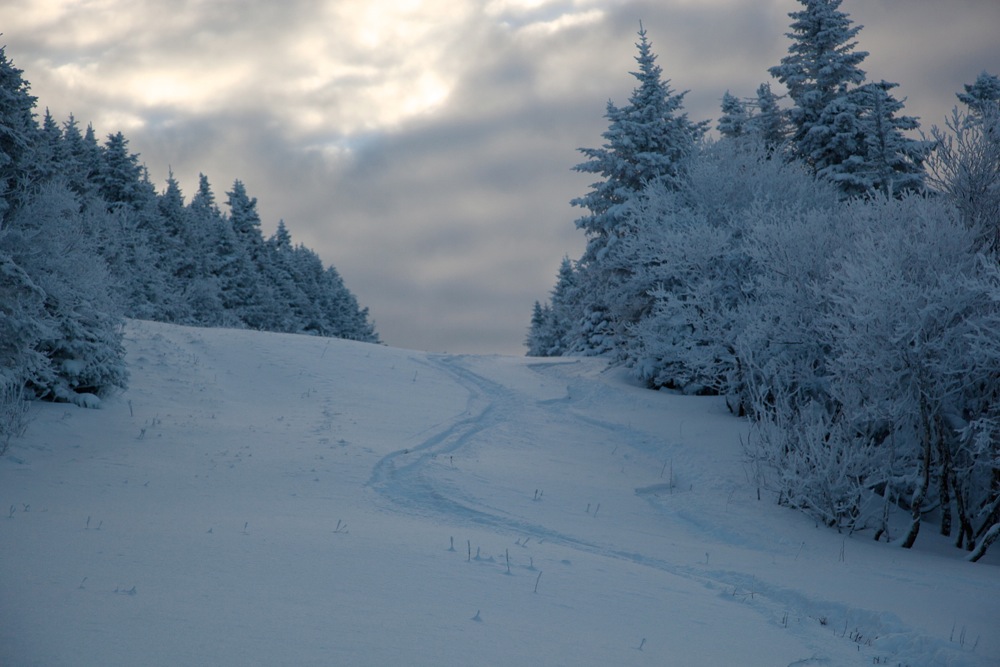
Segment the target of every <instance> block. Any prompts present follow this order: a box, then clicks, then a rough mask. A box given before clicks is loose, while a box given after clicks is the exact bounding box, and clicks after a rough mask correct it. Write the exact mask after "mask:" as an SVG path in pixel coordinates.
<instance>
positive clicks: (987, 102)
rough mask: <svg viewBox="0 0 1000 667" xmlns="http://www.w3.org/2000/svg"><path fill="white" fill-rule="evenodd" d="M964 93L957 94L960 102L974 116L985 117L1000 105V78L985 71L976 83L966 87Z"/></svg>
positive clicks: (977, 78)
mask: <svg viewBox="0 0 1000 667" xmlns="http://www.w3.org/2000/svg"><path fill="white" fill-rule="evenodd" d="M964 88H965V92H964V93H956V96H957V97H958V99H959V101H960V102H962V104H964V105H966V106H967V107H969V111H971V112H972V113H973V114H974V115H977V116H983V115H984V114H987V113H988V112H989V111H990V110H991V109H992V110H993V111H994V112H995V111H996V108H997V105H998V104H1000V77H997V76H996V75H995V74H990V73H989V72H986V71H983V72H981V73H980V74H979V76H978V77H976V81H975V82H974V83H971V84H969V83H967V84H965V85H964Z"/></svg>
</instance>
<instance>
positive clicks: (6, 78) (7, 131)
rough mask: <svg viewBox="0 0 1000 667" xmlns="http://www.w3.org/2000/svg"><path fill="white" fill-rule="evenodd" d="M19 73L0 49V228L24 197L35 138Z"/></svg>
mask: <svg viewBox="0 0 1000 667" xmlns="http://www.w3.org/2000/svg"><path fill="white" fill-rule="evenodd" d="M23 73H24V72H23V70H20V69H18V68H17V67H15V66H14V63H12V62H11V61H10V60H9V59H8V58H7V52H6V47H0V228H2V227H3V220H4V216H5V215H6V214H7V213H8V212H9V211H11V210H12V209H16V208H17V206H18V205H19V204H20V203H21V202H23V201H24V199H25V198H26V197H27V192H28V189H29V185H30V184H29V183H28V174H29V163H28V161H29V159H30V157H31V152H32V151H33V149H34V146H35V143H36V141H37V138H38V137H37V135H38V126H37V124H36V123H35V112H34V107H35V99H36V98H35V97H34V96H33V95H31V93H30V92H29V91H30V89H31V86H30V85H29V83H28V82H27V81H26V80H25V79H24V78H23V77H22V76H21V75H22V74H23Z"/></svg>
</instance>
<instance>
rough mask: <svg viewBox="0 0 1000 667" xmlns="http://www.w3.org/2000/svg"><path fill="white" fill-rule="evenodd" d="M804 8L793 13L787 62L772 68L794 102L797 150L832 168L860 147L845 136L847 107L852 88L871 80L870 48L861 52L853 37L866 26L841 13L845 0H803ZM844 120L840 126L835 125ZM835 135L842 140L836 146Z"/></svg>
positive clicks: (820, 167)
mask: <svg viewBox="0 0 1000 667" xmlns="http://www.w3.org/2000/svg"><path fill="white" fill-rule="evenodd" d="M799 3H800V4H802V5H803V6H804V9H802V10H799V11H796V12H791V13H789V16H790V17H791V18H792V24H791V30H792V31H791V32H789V33H787V36H788V37H789V38H790V39H791V40H792V45H791V46H790V47H789V49H788V55H786V56H785V57H784V58H782V59H781V64H780V65H776V66H774V67H771V68H770V69H769V72H770V73H771V76H773V77H775V78H776V79H777V80H778V81H780V82H781V83H783V84H784V85H785V87H786V88H787V89H788V95H789V97H791V98H792V101H793V102H794V106H793V107H792V108H791V109H789V111H788V118H789V120H790V122H791V126H792V135H791V142H792V145H793V146H794V150H795V154H796V155H797V156H798V157H799V158H800V159H803V160H805V161H806V162H807V163H808V164H809V165H810V166H811V167H812V168H813V169H814V170H815V171H817V172H819V171H822V170H824V169H829V168H831V167H833V166H835V165H838V164H840V163H841V162H843V161H844V160H847V159H848V158H850V157H851V156H852V155H856V154H857V153H856V152H855V151H856V150H858V147H857V146H856V145H854V144H853V143H851V142H850V141H847V140H845V138H844V135H845V134H846V133H847V129H846V128H844V127H843V124H844V123H845V122H846V120H847V119H848V117H845V116H844V115H843V110H844V108H845V107H847V106H848V105H849V101H848V100H846V99H845V98H846V96H847V93H848V91H849V89H850V87H851V86H857V85H860V84H861V83H862V82H863V81H864V80H865V72H864V71H863V70H861V69H860V67H859V65H860V64H861V63H862V62H863V61H864V59H865V58H866V57H867V56H868V52H867V51H855V50H854V47H855V46H856V45H857V42H855V41H853V40H854V39H855V38H856V37H857V35H858V32H860V31H861V27H862V26H860V25H854V26H852V25H851V20H850V19H849V18H848V16H847V14H846V13H844V12H842V11H840V4H841V0H799ZM837 124H839V127H835V125H837ZM833 135H840V136H841V140H840V142H839V143H838V144H837V145H836V146H834V145H832V141H833Z"/></svg>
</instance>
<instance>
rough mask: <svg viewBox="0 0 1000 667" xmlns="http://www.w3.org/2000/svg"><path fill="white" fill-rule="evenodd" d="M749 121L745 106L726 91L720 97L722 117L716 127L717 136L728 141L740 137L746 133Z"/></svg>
mask: <svg viewBox="0 0 1000 667" xmlns="http://www.w3.org/2000/svg"><path fill="white" fill-rule="evenodd" d="M749 120H750V114H749V112H748V111H747V105H746V104H745V103H744V102H743V100H741V99H740V98H738V97H736V96H735V95H732V94H730V92H729V91H728V90H727V91H726V92H725V94H724V95H723V96H722V115H721V116H720V117H719V122H718V124H717V125H716V129H717V130H718V131H719V134H721V135H722V136H723V137H726V138H729V139H736V138H737V137H742V136H743V135H744V134H746V132H747V124H748V122H749Z"/></svg>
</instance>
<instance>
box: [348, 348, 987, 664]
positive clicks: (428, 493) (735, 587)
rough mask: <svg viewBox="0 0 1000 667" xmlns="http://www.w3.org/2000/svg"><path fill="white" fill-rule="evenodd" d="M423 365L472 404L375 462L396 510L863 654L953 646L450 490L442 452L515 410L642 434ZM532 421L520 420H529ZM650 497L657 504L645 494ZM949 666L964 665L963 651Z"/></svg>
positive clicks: (611, 437) (622, 436)
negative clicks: (480, 531)
mask: <svg viewBox="0 0 1000 667" xmlns="http://www.w3.org/2000/svg"><path fill="white" fill-rule="evenodd" d="M429 362H430V363H432V364H433V365H434V366H435V367H436V368H438V369H440V370H443V371H445V372H447V373H449V374H451V375H452V376H453V377H454V378H455V380H456V381H457V382H458V383H460V384H461V385H462V386H463V387H465V389H466V390H467V391H468V394H469V399H468V405H467V407H466V410H465V411H464V412H463V413H462V414H460V415H458V416H457V417H456V418H455V419H453V420H452V421H450V422H447V423H444V424H441V425H440V426H439V427H438V428H437V429H436V430H435V431H434V432H433V433H432V434H431V435H429V436H427V437H425V438H424V439H423V440H422V441H420V442H419V443H418V444H416V445H414V446H412V447H407V448H405V449H401V450H397V451H395V452H392V453H390V454H389V455H387V456H385V457H383V458H382V459H381V460H379V461H378V463H377V464H376V465H375V466H374V469H373V471H372V474H371V477H370V479H369V481H368V484H367V485H368V486H369V487H370V488H372V489H374V490H376V491H377V492H378V493H379V494H380V495H381V496H382V497H383V498H384V499H385V500H386V501H388V504H389V506H391V508H392V509H393V510H394V511H398V512H402V513H409V514H415V515H419V516H423V517H430V518H433V519H436V520H437V521H440V522H442V523H446V524H456V523H459V524H462V523H466V524H474V525H477V526H480V527H486V528H489V529H492V530H494V531H498V532H505V533H509V534H511V535H515V536H520V537H521V538H524V537H530V538H532V539H534V540H536V541H538V542H548V543H553V544H558V545H561V546H564V547H569V548H571V549H574V550H577V551H580V552H585V553H588V554H592V555H596V556H600V557H605V558H614V559H620V560H625V561H629V562H631V563H634V564H636V565H640V566H643V567H649V568H654V569H656V570H659V571H661V572H664V573H666V574H668V575H671V576H675V577H681V578H684V579H687V580H689V581H693V582H696V583H698V584H700V585H702V586H704V587H706V588H708V589H711V590H713V591H718V593H719V595H720V596H728V597H731V598H732V599H733V601H735V602H741V601H742V602H745V601H747V600H748V599H750V600H752V601H753V603H754V607H753V608H754V609H755V610H756V611H757V612H758V613H760V614H761V615H763V616H764V617H765V619H766V620H767V621H768V622H770V623H774V624H780V623H783V622H784V623H785V624H786V627H789V628H790V627H791V626H787V619H788V618H789V616H792V617H797V618H805V617H811V618H814V619H816V620H817V621H818V623H819V626H820V627H823V628H824V629H825V628H826V626H828V625H833V624H836V625H838V626H842V628H841V632H840V637H841V638H842V639H843V640H844V641H847V642H853V643H855V644H857V645H858V646H859V649H858V650H859V651H860V646H861V645H865V644H867V645H869V646H870V645H871V642H872V641H873V640H874V639H876V638H878V637H882V638H885V637H893V636H895V637H898V638H899V640H898V641H895V642H892V645H893V648H895V649H896V650H897V651H898V652H901V653H903V654H906V653H910V652H913V651H914V650H916V653H917V654H926V653H927V652H928V644H930V645H934V644H941V645H940V646H937V647H934V648H932V649H931V651H930V652H931V653H934V652H936V651H941V652H943V653H948V652H950V651H951V647H948V646H947V645H946V644H944V643H942V642H935V641H934V640H928V639H926V638H923V637H921V636H920V633H919V632H915V631H914V629H913V628H909V627H906V626H905V625H904V624H903V623H902V621H900V619H899V618H898V617H896V616H895V615H893V614H890V613H886V612H872V611H868V610H865V609H858V608H852V607H850V606H848V605H845V604H842V603H838V602H832V601H828V600H819V599H810V598H808V597H806V596H805V595H803V594H802V593H801V592H799V591H796V590H793V589H788V588H784V587H781V586H778V585H774V584H771V583H768V582H767V581H765V580H762V579H760V578H759V577H758V576H757V575H755V574H752V573H750V572H744V571H738V570H717V569H708V568H694V567H691V566H686V565H681V564H679V563H677V562H674V561H671V560H667V559H664V558H660V557H655V556H651V555H649V554H646V553H641V552H637V551H630V550H627V549H623V548H620V547H617V546H614V545H613V544H610V543H598V542H594V541H589V540H587V539H584V538H582V537H579V536H576V535H573V534H572V533H569V532H564V531H561V530H558V529H556V528H553V527H551V526H548V525H546V524H544V523H539V522H532V521H529V520H526V519H524V518H521V517H518V516H516V515H514V514H512V513H510V512H507V511H504V510H503V509H500V508H497V507H492V506H490V505H489V504H487V501H486V500H485V499H484V498H482V497H473V496H471V495H468V494H463V493H461V492H460V491H459V490H458V489H455V488H446V486H445V485H443V484H441V483H440V482H439V480H438V479H437V476H436V475H435V469H436V468H439V467H440V466H441V465H442V464H441V461H442V460H443V459H444V457H454V455H455V454H456V453H459V452H461V451H462V450H463V449H465V448H468V447H470V446H471V445H472V444H473V443H474V442H478V441H488V440H489V437H490V432H491V430H493V429H496V428H498V427H499V426H501V425H504V426H508V427H509V426H510V425H511V421H510V416H511V415H522V414H526V413H529V412H531V411H543V412H545V413H546V414H547V416H548V417H549V418H550V420H551V419H555V420H558V421H560V422H563V423H567V424H571V425H576V427H577V428H579V429H580V431H581V432H584V433H585V432H588V431H589V432H591V433H593V432H594V431H595V430H596V431H598V432H600V433H602V434H603V435H604V436H605V438H604V439H605V440H607V441H608V442H614V443H616V445H618V446H622V447H632V448H641V447H642V443H643V442H644V440H646V438H645V437H644V436H643V434H642V433H640V432H638V431H635V430H633V429H631V428H629V427H627V426H623V425H621V424H619V423H616V422H612V421H605V420H602V419H599V418H597V417H592V416H588V415H585V414H583V413H581V412H580V411H579V410H576V409H574V408H573V402H572V400H571V399H570V397H569V390H568V389H567V395H566V396H564V397H561V398H551V399H535V398H532V397H529V396H525V395H524V394H522V393H521V392H519V391H518V390H516V389H513V388H510V387H507V386H504V385H503V384H501V383H499V382H496V381H494V380H491V379H489V378H487V377H485V376H483V375H480V374H478V373H476V372H475V371H473V370H471V369H470V368H468V367H467V365H466V364H465V363H464V358H463V357H461V356H436V357H430V359H429ZM551 365H557V364H531V365H530V366H528V368H531V369H533V370H535V371H538V372H543V371H544V369H545V368H546V367H548V366H551ZM536 421H537V420H532V419H526V420H525V422H527V423H534V422H536ZM520 436H521V437H522V438H524V439H525V440H526V441H530V439H531V434H530V433H521V434H520ZM672 490H673V489H672V484H670V483H660V484H652V485H647V486H644V487H637V488H635V494H636V495H637V496H651V497H653V498H655V497H656V496H658V495H659V494H661V493H670V492H672ZM651 504H655V502H652V500H651ZM674 518H676V519H679V520H680V521H682V522H684V521H687V523H688V525H689V527H691V528H693V529H694V530H695V531H697V532H699V533H701V534H702V536H703V537H704V538H705V540H706V542H707V543H713V542H720V541H721V542H723V543H727V544H730V545H739V546H747V547H749V548H756V546H757V545H755V544H753V543H752V542H753V541H752V540H749V541H748V540H747V539H746V537H745V536H741V535H738V534H735V533H733V532H729V531H727V530H726V528H725V527H723V528H713V527H711V526H708V525H706V524H704V523H701V522H696V521H690V520H688V519H687V518H686V517H685V516H684V515H683V514H675V515H674ZM748 542H750V543H749V544H748ZM860 628H863V630H861V629H860ZM834 630H836V629H834ZM798 632H799V634H805V633H816V630H815V629H813V628H812V626H808V627H807V626H799V629H798ZM835 634H836V632H835ZM883 641H884V640H883ZM884 643H885V642H884ZM886 645H888V644H886ZM792 664H795V665H807V664H827V661H826V660H825V659H824V660H822V661H821V662H816V661H814V660H813V659H805V660H802V661H797V662H795V663H792ZM894 664H895V663H894ZM948 664H967V663H965V662H964V661H963V660H962V658H961V657H959V658H955V661H954V662H951V661H950V662H948ZM968 664H973V663H971V662H970V663H968Z"/></svg>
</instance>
